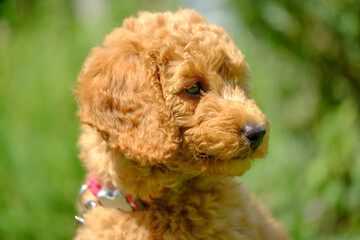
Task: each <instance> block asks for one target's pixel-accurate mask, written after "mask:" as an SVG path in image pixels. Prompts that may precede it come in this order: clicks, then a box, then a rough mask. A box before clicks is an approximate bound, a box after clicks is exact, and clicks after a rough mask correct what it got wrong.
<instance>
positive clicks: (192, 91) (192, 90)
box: [185, 83, 201, 96]
mask: <svg viewBox="0 0 360 240" xmlns="http://www.w3.org/2000/svg"><path fill="white" fill-rule="evenodd" d="M185 91H186V92H187V93H189V94H191V95H195V96H196V95H200V92H201V84H200V83H196V84H194V85H193V86H192V87H190V88H187V89H185Z"/></svg>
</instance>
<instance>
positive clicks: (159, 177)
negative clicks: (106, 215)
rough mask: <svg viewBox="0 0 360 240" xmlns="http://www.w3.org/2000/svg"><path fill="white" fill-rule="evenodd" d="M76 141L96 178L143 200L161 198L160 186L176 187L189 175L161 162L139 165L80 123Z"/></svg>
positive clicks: (161, 187)
mask: <svg viewBox="0 0 360 240" xmlns="http://www.w3.org/2000/svg"><path fill="white" fill-rule="evenodd" d="M78 145H79V147H80V155H79V157H80V159H81V160H82V161H83V164H84V166H85V168H86V169H87V170H88V172H89V173H91V174H95V175H96V178H97V179H98V181H100V182H101V183H102V184H104V185H106V184H111V185H113V186H115V187H116V188H118V189H121V191H122V192H123V193H124V194H129V195H131V196H133V197H136V198H140V199H142V200H144V201H147V202H151V201H152V200H153V199H157V198H161V197H162V196H163V194H164V189H166V188H177V187H178V186H179V185H181V183H182V182H183V181H185V180H186V179H189V178H191V177H192V176H190V175H185V174H183V173H182V172H180V171H176V170H175V169H170V168H169V167H167V166H165V165H163V164H156V165H150V164H145V165H144V166H142V165H140V163H139V162H138V161H135V160H129V159H127V158H125V157H124V155H123V154H122V153H121V152H119V151H118V150H117V149H112V148H110V147H109V146H108V145H107V143H106V142H105V141H104V140H103V139H102V138H101V136H100V135H99V134H98V133H97V131H96V130H93V129H92V128H90V127H89V126H86V125H84V126H82V133H81V136H80V139H79V142H78ZM88 177H89V176H88Z"/></svg>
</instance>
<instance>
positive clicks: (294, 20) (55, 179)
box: [0, 0, 360, 239]
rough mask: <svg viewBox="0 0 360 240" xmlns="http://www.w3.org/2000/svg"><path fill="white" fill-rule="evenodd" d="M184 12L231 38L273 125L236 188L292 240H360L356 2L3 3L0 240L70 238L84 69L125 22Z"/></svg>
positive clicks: (78, 178)
mask: <svg viewBox="0 0 360 240" xmlns="http://www.w3.org/2000/svg"><path fill="white" fill-rule="evenodd" d="M180 6H181V7H183V8H194V9H196V10H197V11H199V12H200V13H202V14H203V15H205V16H206V17H207V18H208V21H209V22H211V23H216V24H218V25H221V26H222V27H224V28H225V29H227V30H228V31H229V32H230V33H231V35H232V36H233V38H234V39H235V41H236V42H237V44H238V46H239V48H240V49H241V50H242V51H243V53H244V54H245V55H246V59H247V61H248V63H249V65H250V67H251V70H252V80H251V84H252V92H253V97H254V98H255V99H256V101H257V103H258V105H259V106H260V108H261V109H262V110H263V111H264V112H265V113H266V115H267V116H268V118H269V120H270V123H271V126H272V129H271V140H270V152H269V155H268V158H267V159H266V160H261V161H257V162H256V163H255V164H254V166H253V168H252V169H251V170H250V171H249V172H248V173H246V174H245V175H244V176H243V177H241V180H242V181H245V182H246V183H247V184H248V185H249V187H250V188H251V190H252V191H253V192H254V194H255V195H256V196H258V197H259V198H260V199H261V201H262V202H263V203H265V204H266V205H267V206H268V207H269V208H270V209H271V211H272V212H273V214H274V215H275V216H276V218H277V219H279V220H280V221H281V222H282V223H283V224H284V226H285V228H286V229H287V231H288V232H289V234H290V235H291V236H292V238H294V239H360V238H359V237H360V129H359V121H360V118H359V116H360V115H359V111H360V100H359V99H360V98H359V94H360V44H359V43H360V19H359V16H360V2H359V1H358V0H332V1H327V0H317V1H310V0H293V1H283V0H278V1H276V0H263V1H260V0H226V1H225V0H224V1H216V0H208V1H196V0H193V1H190V0H188V1H166V0H153V1H140V0H138V1H116V0H113V1H110V0H72V1H71V0H58V1H55V0H53V1H41V0H0V164H1V165H0V239H71V238H72V236H73V234H74V231H75V225H74V221H73V217H74V215H75V202H76V198H77V193H78V189H79V187H80V185H81V182H82V179H83V176H84V172H83V170H82V168H81V164H80V162H79V160H78V159H77V154H78V150H77V148H76V140H77V137H78V134H79V130H78V128H79V120H78V118H77V116H76V103H75V99H74V94H73V93H72V88H73V86H74V85H75V84H76V76H77V74H78V73H79V71H80V69H81V65H82V63H83V61H84V60H85V58H86V56H87V54H88V53H89V51H90V49H91V47H93V46H95V45H99V44H101V42H102V39H103V37H104V36H105V34H107V33H110V32H111V30H112V29H113V28H114V27H119V26H121V24H122V20H123V19H124V18H126V17H128V16H130V15H136V13H137V12H138V11H139V10H148V11H165V10H171V11H176V10H177V9H178V8H179V7H180Z"/></svg>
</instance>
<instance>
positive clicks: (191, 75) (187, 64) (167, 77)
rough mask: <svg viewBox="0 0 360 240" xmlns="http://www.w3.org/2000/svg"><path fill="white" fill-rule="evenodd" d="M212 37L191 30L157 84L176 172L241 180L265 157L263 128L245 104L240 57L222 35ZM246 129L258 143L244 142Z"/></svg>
mask: <svg viewBox="0 0 360 240" xmlns="http://www.w3.org/2000/svg"><path fill="white" fill-rule="evenodd" d="M211 27H212V28H213V27H214V26H211ZM217 32H218V33H219V34H218V35H217V34H213V31H210V30H209V31H204V29H202V30H201V31H198V32H196V31H195V30H193V35H194V36H192V39H191V40H190V41H189V43H188V44H187V45H185V47H184V49H183V51H182V52H183V54H181V55H180V56H176V57H178V58H179V59H176V57H174V58H173V59H172V61H171V62H170V63H169V64H168V66H166V67H165V68H164V72H163V74H162V75H161V83H162V87H163V93H164V96H165V101H166V106H167V107H168V108H169V109H170V111H171V112H172V114H173V116H174V117H175V120H176V122H177V123H178V126H179V129H180V133H181V137H182V144H181V150H180V154H179V155H180V156H179V158H180V160H179V162H180V163H179V166H181V167H183V168H184V169H189V170H194V169H196V170H197V171H201V172H205V173H208V174H216V175H231V176H233V175H242V174H243V173H244V172H245V171H246V170H248V169H249V168H250V166H251V162H252V160H253V159H255V158H261V157H264V156H265V155H266V153H267V148H268V146H267V145H268V137H269V134H268V132H269V124H268V122H267V120H266V117H265V115H264V114H263V113H262V112H261V111H260V109H259V108H258V107H257V105H256V104H255V101H254V100H252V99H250V98H249V93H248V90H247V78H248V67H247V65H246V63H245V61H244V56H243V55H242V54H241V52H240V51H239V50H238V49H237V48H236V46H235V44H234V43H233V41H232V40H231V39H230V38H229V37H228V35H227V34H226V33H225V32H224V31H223V30H222V29H220V28H218V29H217ZM198 39H202V41H197V40H198ZM249 126H250V128H253V129H252V130H254V129H255V132H256V129H257V130H258V131H259V132H258V134H259V135H257V134H254V136H253V137H254V138H258V139H251V137H250V138H249V136H248V134H247V130H248V129H247V128H249ZM260 132H261V133H260ZM254 141H255V145H254Z"/></svg>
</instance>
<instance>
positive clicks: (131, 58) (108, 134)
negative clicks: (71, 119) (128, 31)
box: [76, 47, 180, 164]
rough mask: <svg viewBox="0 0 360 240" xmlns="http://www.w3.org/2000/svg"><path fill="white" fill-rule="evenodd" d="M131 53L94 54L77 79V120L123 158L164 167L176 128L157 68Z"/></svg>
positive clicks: (173, 148) (109, 50)
mask: <svg viewBox="0 0 360 240" xmlns="http://www.w3.org/2000/svg"><path fill="white" fill-rule="evenodd" d="M131 48H133V47H127V48H126V47H123V48H121V47H117V48H104V49H103V48H95V49H93V52H92V55H91V56H90V57H89V58H88V59H87V61H86V62H85V64H84V67H83V69H82V72H81V73H80V75H79V77H78V89H77V90H76V94H77V100H78V105H79V115H80V120H81V122H82V123H84V124H87V125H89V126H91V127H92V128H93V129H96V130H97V131H98V133H99V134H100V135H101V136H102V138H103V139H104V140H105V141H106V142H107V143H108V145H109V146H110V147H111V148H116V149H119V150H120V151H121V152H122V153H123V154H124V155H125V157H126V158H128V159H133V160H138V161H140V162H141V163H142V164H145V163H146V162H147V161H149V162H150V163H151V164H154V163H159V162H165V161H167V160H169V159H170V158H171V157H172V156H173V154H174V152H175V151H176V150H177V148H178V146H179V142H180V136H179V135H180V134H179V128H178V126H177V124H176V122H175V119H174V117H173V115H172V113H171V112H170V111H169V110H168V108H167V107H166V105H165V100H164V97H163V94H162V87H161V85H160V81H159V74H158V67H157V65H156V64H154V63H153V61H152V60H151V58H150V57H141V56H139V55H140V54H139V53H137V54H134V52H133V51H131V50H129V49H131Z"/></svg>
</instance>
